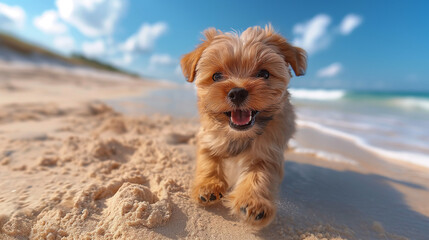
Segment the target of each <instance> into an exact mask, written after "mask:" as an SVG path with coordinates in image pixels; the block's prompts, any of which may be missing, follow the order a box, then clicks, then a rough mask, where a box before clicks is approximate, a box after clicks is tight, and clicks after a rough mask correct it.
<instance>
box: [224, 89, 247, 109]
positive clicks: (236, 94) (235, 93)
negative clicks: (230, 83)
mask: <svg viewBox="0 0 429 240" xmlns="http://www.w3.org/2000/svg"><path fill="white" fill-rule="evenodd" d="M248 95H249V92H248V91H247V90H246V89H244V88H233V89H231V90H230V91H229V93H228V98H229V100H231V102H233V103H234V104H235V105H240V104H241V103H242V102H244V100H246V98H247V96H248Z"/></svg>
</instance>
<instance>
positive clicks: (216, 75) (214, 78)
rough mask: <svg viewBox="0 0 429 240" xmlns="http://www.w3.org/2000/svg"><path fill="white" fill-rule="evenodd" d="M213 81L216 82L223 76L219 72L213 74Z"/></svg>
mask: <svg viewBox="0 0 429 240" xmlns="http://www.w3.org/2000/svg"><path fill="white" fill-rule="evenodd" d="M212 78H213V81H215V82H217V81H220V80H222V79H223V75H222V73H220V72H217V73H215V74H213V77H212Z"/></svg>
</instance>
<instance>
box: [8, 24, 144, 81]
mask: <svg viewBox="0 0 429 240" xmlns="http://www.w3.org/2000/svg"><path fill="white" fill-rule="evenodd" d="M0 46H4V47H6V48H9V49H11V50H13V51H15V52H17V53H20V54H22V55H31V54H37V55H41V56H45V57H48V58H52V59H55V60H58V61H60V62H64V63H68V64H71V65H78V66H86V67H91V68H95V69H100V70H106V71H111V72H117V73H122V74H126V75H129V76H132V77H138V75H137V74H135V73H132V72H129V71H126V70H122V69H119V68H117V67H115V66H113V65H110V64H108V63H104V62H101V61H98V60H95V59H91V58H88V57H86V56H83V55H81V54H78V53H73V54H72V55H71V56H70V57H67V56H63V55H60V54H58V53H55V52H53V51H50V50H48V49H46V48H43V47H41V46H37V45H35V44H32V43H28V42H25V41H23V40H21V39H19V38H17V37H15V36H12V35H9V34H6V33H1V32H0Z"/></svg>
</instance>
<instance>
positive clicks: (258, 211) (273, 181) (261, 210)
mask: <svg viewBox="0 0 429 240" xmlns="http://www.w3.org/2000/svg"><path fill="white" fill-rule="evenodd" d="M282 176H283V170H282V164H281V161H279V163H278V164H276V163H273V162H266V161H263V160H260V161H256V162H254V164H252V165H250V166H248V167H247V168H246V170H245V172H243V173H242V175H241V177H240V179H239V180H238V182H237V185H236V187H235V189H234V190H233V191H232V192H231V193H230V194H229V195H228V197H227V198H226V205H227V206H228V207H230V208H231V211H232V213H234V214H236V215H237V216H240V217H241V218H242V219H243V220H244V221H245V222H247V223H249V224H251V225H252V226H254V227H256V228H262V227H265V226H267V225H268V224H269V223H270V222H271V221H272V220H273V218H274V216H275V212H276V206H275V203H274V200H275V198H276V192H277V190H278V185H279V184H280V182H281V178H282Z"/></svg>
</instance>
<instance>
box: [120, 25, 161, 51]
mask: <svg viewBox="0 0 429 240" xmlns="http://www.w3.org/2000/svg"><path fill="white" fill-rule="evenodd" d="M166 31H167V24H166V23H163V22H157V23H154V24H152V25H151V24H148V23H144V24H143V25H142V26H141V27H140V29H139V31H138V32H137V33H136V34H134V35H132V36H131V37H129V38H128V39H127V40H126V41H125V42H124V43H123V44H122V45H121V49H122V50H123V51H125V52H133V51H143V52H144V51H150V50H152V48H153V47H154V45H155V41H156V40H157V39H158V38H159V37H160V36H161V35H163V34H164V33H165V32H166Z"/></svg>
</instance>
